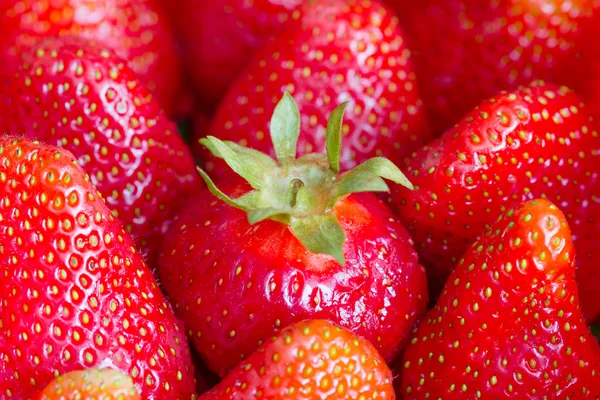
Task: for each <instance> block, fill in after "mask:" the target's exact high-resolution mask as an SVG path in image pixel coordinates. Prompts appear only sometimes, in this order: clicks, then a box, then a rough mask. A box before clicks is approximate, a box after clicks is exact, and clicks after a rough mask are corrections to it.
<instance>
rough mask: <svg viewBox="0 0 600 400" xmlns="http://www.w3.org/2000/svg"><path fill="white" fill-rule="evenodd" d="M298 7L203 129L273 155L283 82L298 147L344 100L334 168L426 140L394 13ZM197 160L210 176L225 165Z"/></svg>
mask: <svg viewBox="0 0 600 400" xmlns="http://www.w3.org/2000/svg"><path fill="white" fill-rule="evenodd" d="M302 13H303V17H302V18H300V19H299V20H298V21H295V22H294V23H290V25H289V27H288V29H287V30H286V31H285V32H284V33H282V34H281V35H280V36H279V37H278V39H277V40H275V41H272V42H269V43H268V44H267V45H266V46H265V47H264V48H263V50H261V52H260V53H259V54H258V55H257V56H256V58H255V60H254V61H253V62H252V63H251V64H250V65H249V66H248V68H247V69H246V70H245V71H244V72H243V73H242V75H241V76H240V77H239V78H238V80H237V81H236V82H235V83H234V84H233V86H232V87H231V89H230V91H229V92H228V94H227V96H226V97H225V99H224V100H223V102H222V103H221V104H220V106H219V108H218V110H217V112H216V115H215V117H214V120H213V123H212V125H211V127H210V134H211V135H214V136H216V137H218V138H220V139H223V140H232V141H235V142H238V143H241V144H243V145H247V146H248V147H251V148H255V149H258V150H260V151H262V152H271V154H273V153H272V150H273V149H272V148H271V144H270V142H269V135H268V128H269V119H270V117H271V113H272V111H273V109H274V107H275V105H276V103H277V101H278V100H279V98H280V97H281V95H282V94H283V92H284V91H289V92H290V93H292V94H293V95H294V97H295V98H296V99H297V101H298V106H299V108H300V111H301V112H302V115H303V116H302V123H301V126H302V130H303V131H304V132H305V133H306V134H305V135H303V137H301V138H300V142H299V143H298V151H299V153H300V154H307V153H312V152H322V151H324V149H325V129H326V125H327V117H328V116H329V113H330V112H331V111H332V110H333V109H334V108H335V107H336V105H337V104H339V103H340V102H343V101H349V105H348V112H347V118H346V123H345V125H344V128H343V132H344V137H345V142H346V146H344V148H343V149H342V157H341V165H342V170H347V169H349V168H352V167H354V166H356V165H357V164H359V163H361V162H362V161H365V160H366V159H368V158H371V157H373V156H384V157H387V158H389V159H390V160H391V161H393V162H400V161H401V160H402V156H403V155H406V154H410V153H409V152H410V151H411V150H413V149H414V148H415V147H416V146H418V145H420V144H423V143H426V142H427V141H428V140H429V139H430V136H429V130H428V129H427V126H426V119H425V118H424V112H423V110H422V104H421V99H420V96H419V90H418V88H417V83H416V78H415V75H414V73H413V70H412V66H411V57H410V51H409V50H408V48H407V47H406V45H405V42H404V37H403V34H402V31H401V29H400V27H399V25H398V19H397V17H396V16H395V15H394V13H393V12H392V11H390V10H389V9H388V8H386V7H384V6H383V5H382V4H381V3H380V2H379V1H377V0H375V1H372V0H350V1H345V0H344V1H342V0H325V1H323V0H318V1H317V0H309V1H307V4H306V6H305V7H304V8H303V9H302ZM197 138H198V136H197ZM200 156H201V157H200V158H202V156H206V155H205V154H204V155H200ZM207 160H210V159H207ZM205 166H206V168H207V170H208V171H209V172H211V174H212V175H213V176H215V177H220V176H222V175H225V174H227V172H229V169H228V168H226V167H225V166H224V163H217V164H216V166H213V165H212V164H211V163H207V164H205ZM228 177H229V176H228Z"/></svg>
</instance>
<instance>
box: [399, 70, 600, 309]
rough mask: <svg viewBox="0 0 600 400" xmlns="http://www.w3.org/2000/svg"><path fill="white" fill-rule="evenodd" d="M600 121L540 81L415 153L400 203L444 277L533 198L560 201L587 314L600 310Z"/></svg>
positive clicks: (426, 258) (486, 106) (485, 107)
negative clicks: (504, 217)
mask: <svg viewBox="0 0 600 400" xmlns="http://www.w3.org/2000/svg"><path fill="white" fill-rule="evenodd" d="M599 134H600V126H599V125H598V123H597V122H596V121H594V120H593V119H592V117H590V116H589V114H588V109H587V107H585V106H584V105H583V104H582V103H581V100H580V99H579V97H578V96H577V95H576V94H574V93H573V92H571V91H570V90H569V89H567V88H565V87H557V86H553V85H547V84H543V83H541V82H537V83H534V84H533V85H531V86H528V87H524V88H521V89H519V90H516V91H512V92H506V93H501V94H499V95H497V96H495V97H493V98H491V99H489V100H487V101H485V102H483V103H482V104H481V105H480V106H479V107H478V108H476V109H475V110H473V111H472V112H471V113H470V114H469V115H468V116H467V117H465V118H464V119H463V120H462V121H461V122H460V123H459V124H458V125H457V126H456V127H454V128H453V129H452V130H450V131H448V132H447V133H446V134H445V135H444V136H442V137H441V138H439V139H437V140H436V141H434V142H432V143H430V144H428V145H427V146H425V147H424V148H423V149H422V150H420V151H418V152H416V153H414V154H413V157H412V159H411V160H410V161H409V163H408V165H407V166H406V168H405V171H407V173H408V174H409V175H410V177H411V181H412V182H413V184H414V185H415V188H416V190H414V191H409V190H404V189H403V188H402V187H397V188H396V189H395V190H394V193H393V198H394V202H393V203H394V205H395V206H397V207H398V209H399V213H400V216H401V220H402V221H403V222H404V224H405V225H406V226H407V227H408V228H409V231H410V232H411V236H412V238H413V239H414V240H415V242H416V243H417V246H416V247H417V251H419V253H420V255H421V257H422V260H423V262H424V263H425V264H428V267H431V268H428V271H429V272H430V277H431V278H432V279H431V281H432V284H434V285H435V284H436V282H438V284H439V282H442V284H443V282H445V279H446V277H447V276H448V274H449V273H450V271H451V269H452V268H453V267H454V265H455V263H456V261H458V258H459V257H460V256H461V255H462V253H463V252H464V251H465V249H466V248H467V247H468V245H469V243H471V242H472V241H473V240H475V238H476V237H477V235H478V234H479V232H482V231H483V230H484V229H485V228H486V227H488V226H489V225H490V224H491V223H492V222H494V221H495V220H496V218H498V216H499V215H501V214H502V213H504V212H506V211H507V210H508V209H510V208H512V207H516V206H517V205H519V204H520V203H522V202H523V201H526V200H531V199H533V198H547V199H549V200H550V201H553V202H555V203H556V204H557V205H559V206H560V207H561V208H562V210H563V211H564V212H565V214H566V215H567V218H568V219H569V222H570V224H571V227H572V229H573V238H574V240H575V245H576V248H577V253H578V257H577V262H578V267H579V271H578V275H579V283H580V285H579V293H580V296H581V303H582V306H583V310H584V312H585V313H586V316H587V318H588V319H589V320H590V321H592V320H594V319H596V318H598V317H600V302H598V301H597V299H598V294H599V293H600V289H599V288H600V274H599V272H600V269H599V268H598V263H597V260H598V258H599V257H600V252H599V250H600V238H599V237H598V234H597V232H598V231H599V230H600V176H599V171H598V165H599V163H600V137H599Z"/></svg>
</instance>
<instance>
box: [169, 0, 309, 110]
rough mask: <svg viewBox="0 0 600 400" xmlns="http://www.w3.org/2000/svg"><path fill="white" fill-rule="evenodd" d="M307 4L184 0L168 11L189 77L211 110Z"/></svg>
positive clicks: (289, 0)
mask: <svg viewBox="0 0 600 400" xmlns="http://www.w3.org/2000/svg"><path fill="white" fill-rule="evenodd" d="M304 1H305V0H253V1H247V0H202V1H196V0H183V1H179V2H178V3H177V7H171V12H172V14H173V18H174V22H175V24H174V26H175V28H176V30H177V31H178V32H177V33H178V34H179V36H180V39H181V41H182V44H183V48H184V59H185V61H186V63H187V67H188V72H189V74H190V77H191V78H192V80H193V81H194V83H195V85H196V86H197V87H198V89H199V90H198V95H199V96H200V97H201V101H202V103H203V104H204V106H205V107H208V108H210V109H214V107H215V106H216V105H217V104H218V102H219V100H221V99H222V97H223V96H224V95H225V93H226V91H227V89H228V88H229V86H230V85H231V83H232V82H233V81H234V80H235V78H236V77H237V76H238V75H239V74H240V72H242V71H243V69H244V67H245V66H246V65H248V63H249V62H250V60H251V59H252V57H253V56H254V54H255V53H256V52H257V51H258V50H259V49H260V48H261V47H262V46H263V45H264V43H266V42H267V41H268V39H270V38H272V37H277V36H278V35H279V34H280V33H281V32H282V31H283V30H284V29H285V27H286V25H287V24H288V23H289V22H290V21H292V20H294V19H297V18H298V17H299V15H300V12H299V11H298V8H299V6H300V5H301V4H302V3H303V2H304Z"/></svg>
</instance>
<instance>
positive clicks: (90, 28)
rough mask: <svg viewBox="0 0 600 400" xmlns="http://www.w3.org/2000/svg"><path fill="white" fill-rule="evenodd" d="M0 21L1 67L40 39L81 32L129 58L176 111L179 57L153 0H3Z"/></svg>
mask: <svg viewBox="0 0 600 400" xmlns="http://www.w3.org/2000/svg"><path fill="white" fill-rule="evenodd" d="M0 26H2V35H0V58H3V59H4V62H3V63H2V64H3V65H2V66H0V72H2V70H3V66H4V67H10V66H11V65H14V64H19V56H20V53H21V52H23V51H27V49H28V48H30V47H31V46H34V45H35V43H36V42H37V41H38V40H39V39H42V38H46V37H51V36H64V35H79V36H81V37H83V38H84V39H86V40H93V41H96V42H101V43H103V45H104V46H106V47H108V48H110V49H112V50H113V51H114V52H115V53H116V54H117V55H118V56H119V57H121V58H122V59H124V60H127V63H128V66H129V67H130V68H131V69H133V70H134V71H135V72H136V74H137V75H138V76H139V77H140V80H141V81H142V82H144V84H145V85H147V86H148V87H149V88H150V90H151V92H152V93H153V94H155V95H156V96H157V98H158V100H159V101H160V103H161V105H162V106H163V107H164V108H165V110H166V111H167V113H168V114H169V115H173V114H174V113H176V112H177V111H178V110H177V107H178V101H179V99H178V96H179V95H180V92H181V90H182V80H181V61H180V59H179V56H178V54H177V50H176V48H175V41H174V37H173V33H172V32H171V29H170V27H169V26H168V21H167V17H166V15H164V14H163V11H162V10H161V9H160V8H159V7H158V4H157V2H156V0H94V1H89V0H55V1H37V0H3V1H2V5H0ZM5 72H10V69H9V70H7V71H5Z"/></svg>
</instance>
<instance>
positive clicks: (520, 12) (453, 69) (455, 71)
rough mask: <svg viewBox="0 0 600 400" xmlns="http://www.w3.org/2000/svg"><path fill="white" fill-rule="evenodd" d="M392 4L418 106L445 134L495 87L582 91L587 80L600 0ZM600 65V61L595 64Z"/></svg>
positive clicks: (395, 0)
mask: <svg viewBox="0 0 600 400" xmlns="http://www.w3.org/2000/svg"><path fill="white" fill-rule="evenodd" d="M388 1H389V2H390V3H396V9H397V10H398V13H399V15H400V17H401V18H402V22H403V27H404V28H405V32H406V36H407V40H408V46H409V48H410V49H411V50H412V52H413V60H414V64H415V70H416V71H417V77H418V79H419V84H420V87H421V89H422V95H423V99H424V103H425V105H426V107H427V108H428V111H429V113H430V119H431V121H432V122H433V124H434V128H435V130H436V131H437V132H439V133H443V132H444V131H445V130H446V129H449V128H450V127H452V125H454V124H455V123H456V122H458V121H459V120H460V119H461V118H462V117H463V116H464V115H465V114H466V113H467V112H469V111H470V110H471V108H473V107H475V106H476V105H477V104H479V102H481V101H483V100H485V99H486V98H488V97H490V96H494V95H496V94H497V93H498V92H500V91H501V90H511V89H515V88H517V87H518V86H519V85H527V84H529V83H530V82H531V81H532V80H534V79H543V80H546V81H548V82H553V83H555V84H559V85H569V86H571V87H574V88H576V89H583V88H585V87H586V86H587V85H588V81H589V79H590V78H592V77H593V74H592V72H591V70H590V67H592V65H591V64H589V63H587V62H583V61H582V52H584V51H586V50H587V47H594V46H595V41H596V40H597V39H596V38H597V37H598V36H597V34H594V33H593V32H592V31H591V30H590V27H591V25H593V24H596V25H597V21H598V17H600V1H598V0H571V1H557V0H486V1H481V0H444V1H439V0H423V1H420V2H413V3H417V5H413V6H412V7H411V9H407V8H406V6H405V3H407V1H402V0H388ZM598 62H599V63H600V60H598Z"/></svg>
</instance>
